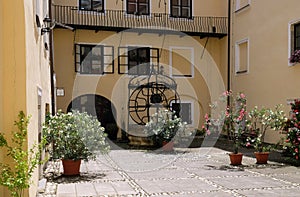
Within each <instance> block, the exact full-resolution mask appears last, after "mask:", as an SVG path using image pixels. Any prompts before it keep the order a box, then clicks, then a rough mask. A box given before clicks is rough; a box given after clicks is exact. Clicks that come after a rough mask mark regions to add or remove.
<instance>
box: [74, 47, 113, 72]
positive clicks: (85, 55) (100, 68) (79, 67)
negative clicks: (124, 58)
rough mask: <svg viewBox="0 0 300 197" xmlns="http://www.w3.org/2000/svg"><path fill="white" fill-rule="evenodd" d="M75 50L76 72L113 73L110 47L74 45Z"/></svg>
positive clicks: (111, 49) (111, 48)
mask: <svg viewBox="0 0 300 197" xmlns="http://www.w3.org/2000/svg"><path fill="white" fill-rule="evenodd" d="M75 48H76V55H75V64H76V68H75V70H76V72H79V73H81V74H104V73H113V56H114V55H113V47H112V46H102V45H86V44H84V45H78V44H76V45H75ZM109 68H110V69H109ZM109 70H110V71H109Z"/></svg>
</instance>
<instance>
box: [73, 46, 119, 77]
mask: <svg viewBox="0 0 300 197" xmlns="http://www.w3.org/2000/svg"><path fill="white" fill-rule="evenodd" d="M76 45H80V46H81V45H94V46H98V45H100V46H102V47H103V50H105V47H109V46H110V45H105V44H99V43H86V42H76V43H75V44H74V47H75V48H74V50H75V53H74V60H75V62H74V63H75V73H76V74H78V75H82V76H105V75H107V74H114V70H113V73H110V72H105V63H104V62H103V64H104V65H103V74H88V73H81V72H80V71H77V72H76V70H77V68H76V66H77V62H76V60H77V59H76ZM114 50H115V48H114V47H113V51H112V52H113V54H112V55H113V57H112V61H113V60H114V56H115V54H114ZM112 64H113V62H112ZM80 67H81V65H80ZM79 69H80V68H79Z"/></svg>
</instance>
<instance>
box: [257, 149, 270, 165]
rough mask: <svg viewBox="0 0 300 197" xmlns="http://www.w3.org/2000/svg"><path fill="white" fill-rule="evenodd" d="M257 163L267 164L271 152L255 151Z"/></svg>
mask: <svg viewBox="0 0 300 197" xmlns="http://www.w3.org/2000/svg"><path fill="white" fill-rule="evenodd" d="M254 154H255V157H256V163H257V164H267V163H268V159H269V154H270V153H269V152H255V153H254Z"/></svg>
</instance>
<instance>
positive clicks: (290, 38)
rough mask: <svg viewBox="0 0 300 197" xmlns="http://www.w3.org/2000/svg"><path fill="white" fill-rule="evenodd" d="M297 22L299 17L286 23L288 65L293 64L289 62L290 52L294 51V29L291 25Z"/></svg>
mask: <svg viewBox="0 0 300 197" xmlns="http://www.w3.org/2000/svg"><path fill="white" fill-rule="evenodd" d="M299 23H300V18H298V19H295V20H292V21H290V22H289V24H288V59H287V61H288V66H294V65H295V63H290V58H291V55H292V52H293V51H294V46H293V45H294V44H293V42H294V39H295V38H294V30H293V29H294V28H293V26H294V25H295V24H299Z"/></svg>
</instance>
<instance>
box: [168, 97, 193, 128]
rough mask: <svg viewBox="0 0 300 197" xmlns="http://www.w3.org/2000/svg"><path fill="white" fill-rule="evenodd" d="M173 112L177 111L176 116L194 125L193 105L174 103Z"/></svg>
mask: <svg viewBox="0 0 300 197" xmlns="http://www.w3.org/2000/svg"><path fill="white" fill-rule="evenodd" d="M172 110H173V111H175V114H176V115H177V116H179V117H180V118H181V120H182V121H183V122H186V123H187V124H193V118H192V117H193V114H192V103H190V102H181V103H172Z"/></svg>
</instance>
